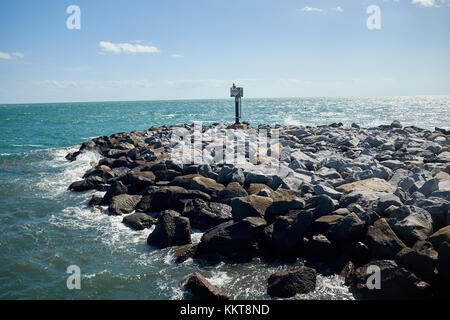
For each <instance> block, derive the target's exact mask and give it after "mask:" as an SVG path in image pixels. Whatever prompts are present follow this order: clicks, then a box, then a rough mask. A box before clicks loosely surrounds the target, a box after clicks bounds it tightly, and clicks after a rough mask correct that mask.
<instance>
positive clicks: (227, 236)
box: [199, 217, 266, 257]
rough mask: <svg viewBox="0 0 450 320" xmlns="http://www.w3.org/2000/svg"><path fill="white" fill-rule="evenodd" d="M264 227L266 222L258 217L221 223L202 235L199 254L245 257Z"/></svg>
mask: <svg viewBox="0 0 450 320" xmlns="http://www.w3.org/2000/svg"><path fill="white" fill-rule="evenodd" d="M265 226H266V221H265V220H264V219H262V218H258V217H248V218H245V219H243V220H240V221H238V222H233V221H229V222H225V223H222V224H220V225H218V226H216V227H214V228H212V229H210V230H208V231H207V232H206V233H205V234H203V236H202V239H201V242H200V244H199V253H200V254H201V255H215V254H216V253H218V254H221V255H224V256H228V257H235V256H240V255H246V254H247V253H249V252H252V251H253V250H252V249H253V247H254V245H255V243H256V242H257V241H258V240H259V239H260V236H261V233H262V231H263V230H264V228H265Z"/></svg>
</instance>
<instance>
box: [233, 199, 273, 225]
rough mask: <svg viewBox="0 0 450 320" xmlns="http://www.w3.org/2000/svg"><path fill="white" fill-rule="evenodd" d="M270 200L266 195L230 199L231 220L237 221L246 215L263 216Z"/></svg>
mask: <svg viewBox="0 0 450 320" xmlns="http://www.w3.org/2000/svg"><path fill="white" fill-rule="evenodd" d="M271 203H272V200H271V199H269V198H266V197H260V196H256V195H250V196H247V197H241V198H234V199H233V200H231V203H230V204H231V207H232V209H233V210H232V214H233V220H234V221H239V220H242V219H244V218H247V217H260V218H263V217H264V214H265V212H266V209H267V207H269V206H270V204H271Z"/></svg>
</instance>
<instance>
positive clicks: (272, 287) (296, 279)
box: [267, 267, 317, 298]
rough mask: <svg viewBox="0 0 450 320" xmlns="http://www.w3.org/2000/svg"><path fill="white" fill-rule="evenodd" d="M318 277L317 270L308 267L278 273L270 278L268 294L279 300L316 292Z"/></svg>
mask: <svg viewBox="0 0 450 320" xmlns="http://www.w3.org/2000/svg"><path fill="white" fill-rule="evenodd" d="M316 277H317V273H316V270H314V269H312V268H308V267H302V268H299V269H294V270H288V271H280V272H276V273H274V274H272V275H271V276H270V277H269V280H268V287H267V293H268V294H269V295H270V296H273V297H279V298H289V297H293V296H295V295H296V294H302V293H308V292H311V291H314V290H315V288H316Z"/></svg>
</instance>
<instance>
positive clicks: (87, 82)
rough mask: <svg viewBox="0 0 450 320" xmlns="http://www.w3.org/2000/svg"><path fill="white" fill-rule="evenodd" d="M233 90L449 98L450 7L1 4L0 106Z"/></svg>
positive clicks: (237, 0) (184, 1)
mask: <svg viewBox="0 0 450 320" xmlns="http://www.w3.org/2000/svg"><path fill="white" fill-rule="evenodd" d="M70 5H77V6H79V8H80V10H81V29H79V30H70V29H68V28H67V26H66V20H67V18H68V17H69V16H70V15H69V14H67V13H66V9H67V7H68V6H70ZM370 5H377V6H379V8H380V10H381V29H379V30H369V29H368V28H367V26H366V21H367V19H368V17H369V14H367V12H366V10H367V7H368V6H370ZM232 81H236V82H237V83H238V84H239V85H242V86H244V87H245V95H246V97H293V96H308V97H310V96H385V95H434V94H450V0H367V1H366V0H341V1H338V0H309V1H300V0H297V1H291V0H227V1H223V0H190V1H188V0H171V1H160V0H158V1H156V0H130V1H105V0H96V1H85V0H79V1H75V0H71V1H63V0H58V1H56V0H54V1H45V0H41V1H29V0H2V1H1V2H0V103H30V102H70V101H109V100H154V99H197V98H198V99H202V98H227V97H228V93H229V91H228V90H229V87H230V85H231V83H232Z"/></svg>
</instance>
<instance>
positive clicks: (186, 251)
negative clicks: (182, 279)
mask: <svg viewBox="0 0 450 320" xmlns="http://www.w3.org/2000/svg"><path fill="white" fill-rule="evenodd" d="M197 249H198V244H192V243H191V244H186V245H184V246H179V247H175V248H174V252H173V258H174V260H175V262H176V263H182V262H184V261H186V260H188V259H193V258H194V257H195V255H196V254H197Z"/></svg>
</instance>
